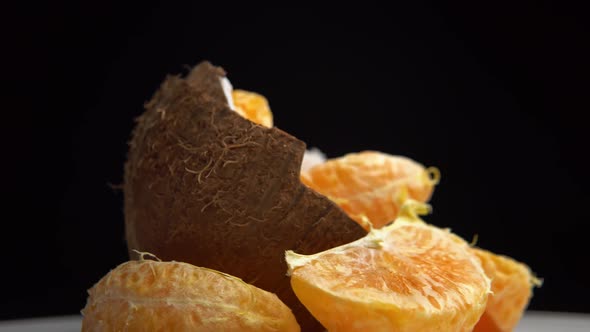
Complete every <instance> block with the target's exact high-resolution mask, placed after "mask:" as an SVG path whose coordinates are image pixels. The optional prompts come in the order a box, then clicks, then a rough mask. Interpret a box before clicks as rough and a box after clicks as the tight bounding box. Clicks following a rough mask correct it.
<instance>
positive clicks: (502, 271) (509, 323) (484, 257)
mask: <svg viewBox="0 0 590 332" xmlns="http://www.w3.org/2000/svg"><path fill="white" fill-rule="evenodd" d="M472 250H473V252H474V253H475V254H476V255H477V256H478V257H479V259H480V260H481V264H482V267H483V269H484V271H485V272H486V275H487V276H488V277H489V278H491V279H492V294H490V296H489V299H488V305H487V308H486V312H485V314H484V316H485V317H482V319H481V320H480V322H479V323H477V325H476V326H475V329H474V331H476V332H490V331H500V332H507V331H512V330H514V328H515V327H516V325H517V324H518V322H519V321H520V319H521V318H522V314H523V313H524V311H525V309H526V307H527V305H528V303H529V300H530V299H531V297H532V295H533V294H532V288H533V286H535V285H539V280H537V279H536V278H535V277H534V276H533V274H532V272H531V270H530V269H529V267H528V266H526V265H524V264H522V263H519V262H517V261H515V260H514V259H512V258H509V257H505V256H501V255H496V254H494V253H491V252H489V251H486V250H482V249H479V248H473V249H472Z"/></svg>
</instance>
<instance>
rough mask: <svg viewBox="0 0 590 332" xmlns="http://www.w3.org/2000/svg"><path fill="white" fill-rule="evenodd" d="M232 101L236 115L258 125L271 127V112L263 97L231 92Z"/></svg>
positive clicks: (245, 92)
mask: <svg viewBox="0 0 590 332" xmlns="http://www.w3.org/2000/svg"><path fill="white" fill-rule="evenodd" d="M232 99H233V102H234V105H235V111H236V112H238V114H240V115H241V116H243V117H245V118H246V119H248V120H250V121H252V122H255V123H257V124H259V125H263V126H265V127H269V128H271V127H272V125H273V123H272V112H271V110H270V106H269V105H268V101H267V100H266V98H264V96H262V95H260V94H257V93H255V92H249V91H244V90H233V91H232Z"/></svg>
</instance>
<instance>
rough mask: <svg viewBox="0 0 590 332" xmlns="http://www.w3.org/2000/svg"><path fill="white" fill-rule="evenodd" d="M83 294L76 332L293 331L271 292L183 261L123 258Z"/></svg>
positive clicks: (290, 319) (286, 313)
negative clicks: (80, 319) (85, 297)
mask: <svg viewBox="0 0 590 332" xmlns="http://www.w3.org/2000/svg"><path fill="white" fill-rule="evenodd" d="M88 293H89V297H88V301H87V304H86V307H85V308H84V309H83V310H82V315H83V316H84V319H83V323H82V331H299V325H298V324H297V322H296V321H295V317H294V316H293V314H292V313H291V310H289V308H287V306H286V305H285V304H283V303H282V302H281V301H280V300H279V298H278V297H277V296H276V295H274V294H271V293H269V292H266V291H264V290H262V289H259V288H256V287H254V286H252V285H249V284H246V283H245V282H243V281H242V280H241V279H238V278H236V277H233V276H230V275H227V274H224V273H221V272H218V271H214V270H210V269H206V268H201V267H196V266H194V265H190V264H187V263H179V262H157V261H152V260H143V259H142V260H140V261H130V262H126V263H123V264H121V265H119V266H118V267H117V268H115V269H114V270H112V271H111V272H109V273H108V274H107V275H106V276H104V277H103V278H102V279H101V280H100V281H99V282H98V283H97V284H96V285H94V287H92V288H91V289H90V290H89V292H88Z"/></svg>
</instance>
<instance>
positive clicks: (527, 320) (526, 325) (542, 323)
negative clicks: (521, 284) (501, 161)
mask: <svg viewBox="0 0 590 332" xmlns="http://www.w3.org/2000/svg"><path fill="white" fill-rule="evenodd" d="M81 322H82V318H81V317H80V316H65V317H52V318H35V319H23V320H13V321H3V322H2V321H0V332H32V331H43V332H74V331H76V332H78V331H80V327H81ZM515 331H516V332H555V331H557V332H589V331H590V315H588V314H569V313H560V312H542V311H529V312H527V313H526V315H525V316H524V318H523V319H522V321H521V322H520V324H519V325H518V327H517V328H516V330H515Z"/></svg>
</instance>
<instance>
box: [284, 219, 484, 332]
mask: <svg viewBox="0 0 590 332" xmlns="http://www.w3.org/2000/svg"><path fill="white" fill-rule="evenodd" d="M286 260H287V264H288V265H289V274H290V275H291V285H292V287H293V290H294V291H295V294H296V295H297V296H298V298H299V299H300V300H301V302H302V303H303V304H304V305H305V306H306V307H307V308H308V310H309V311H310V312H311V313H312V314H313V315H314V316H315V317H316V318H317V319H318V320H319V321H320V322H321V323H322V324H323V325H324V326H325V327H326V328H327V329H328V330H329V331H470V330H471V329H472V328H473V326H474V325H475V324H476V323H477V321H478V320H479V318H480V316H481V315H482V313H483V311H484V309H485V305H486V301H487V297H488V293H489V290H490V281H489V279H488V278H487V277H486V275H485V273H484V271H483V269H482V267H481V264H480V263H479V261H478V260H477V257H476V256H475V255H474V254H473V253H472V251H471V250H470V247H469V245H468V244H467V243H466V242H465V241H464V240H462V239H461V238H459V237H458V236H456V235H454V234H452V233H450V232H449V231H447V230H442V229H439V228H436V227H434V226H431V225H427V224H425V223H424V222H422V221H421V220H420V219H418V218H417V217H416V216H415V215H412V214H411V213H408V214H405V213H403V215H402V217H400V218H398V219H397V220H396V221H395V222H394V223H393V224H391V225H388V226H386V227H384V228H382V229H373V230H371V231H370V232H369V234H367V236H365V237H363V238H361V239H359V240H357V241H354V242H352V243H349V244H346V245H343V246H340V247H335V248H333V249H330V250H327V251H324V252H321V253H318V254H315V255H308V256H305V255H298V254H295V253H294V252H292V251H287V253H286Z"/></svg>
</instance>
